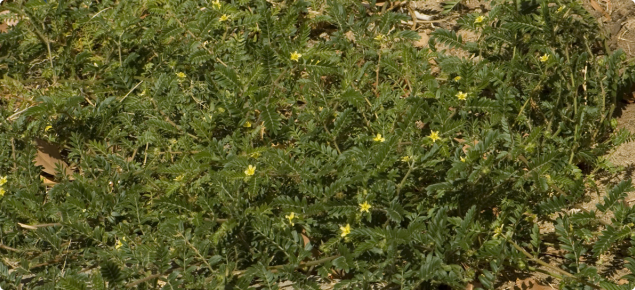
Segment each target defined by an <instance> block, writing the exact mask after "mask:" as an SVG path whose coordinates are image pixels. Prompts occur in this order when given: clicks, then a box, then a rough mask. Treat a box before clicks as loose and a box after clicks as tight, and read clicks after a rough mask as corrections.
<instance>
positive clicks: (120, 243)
mask: <svg viewBox="0 0 635 290" xmlns="http://www.w3.org/2000/svg"><path fill="white" fill-rule="evenodd" d="M123 240H125V238H123ZM121 246H123V243H122V242H121V240H117V244H115V249H117V250H119V248H121Z"/></svg>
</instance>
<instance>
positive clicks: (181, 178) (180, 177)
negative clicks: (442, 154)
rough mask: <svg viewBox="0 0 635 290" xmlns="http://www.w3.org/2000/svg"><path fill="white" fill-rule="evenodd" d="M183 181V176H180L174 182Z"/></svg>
mask: <svg viewBox="0 0 635 290" xmlns="http://www.w3.org/2000/svg"><path fill="white" fill-rule="evenodd" d="M181 180H183V175H179V176H177V177H176V178H175V179H174V181H181Z"/></svg>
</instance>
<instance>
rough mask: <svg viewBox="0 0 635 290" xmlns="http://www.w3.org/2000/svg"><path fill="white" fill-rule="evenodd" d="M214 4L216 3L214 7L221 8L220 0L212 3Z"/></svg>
mask: <svg viewBox="0 0 635 290" xmlns="http://www.w3.org/2000/svg"><path fill="white" fill-rule="evenodd" d="M212 5H214V7H216V9H220V1H218V0H216V1H214V2H213V3H212Z"/></svg>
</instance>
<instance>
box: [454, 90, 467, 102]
mask: <svg viewBox="0 0 635 290" xmlns="http://www.w3.org/2000/svg"><path fill="white" fill-rule="evenodd" d="M456 97H457V98H458V99H459V100H461V101H465V99H467V93H464V92H461V91H459V92H458V93H457V94H456Z"/></svg>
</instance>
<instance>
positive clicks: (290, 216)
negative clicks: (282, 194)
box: [284, 212, 295, 226]
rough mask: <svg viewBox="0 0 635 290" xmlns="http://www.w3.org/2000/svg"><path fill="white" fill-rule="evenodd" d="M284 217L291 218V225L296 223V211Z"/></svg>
mask: <svg viewBox="0 0 635 290" xmlns="http://www.w3.org/2000/svg"><path fill="white" fill-rule="evenodd" d="M284 217H286V218H287V219H289V223H290V224H291V226H294V225H295V223H293V219H294V218H295V213H294V212H291V213H290V214H288V215H285V216H284Z"/></svg>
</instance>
